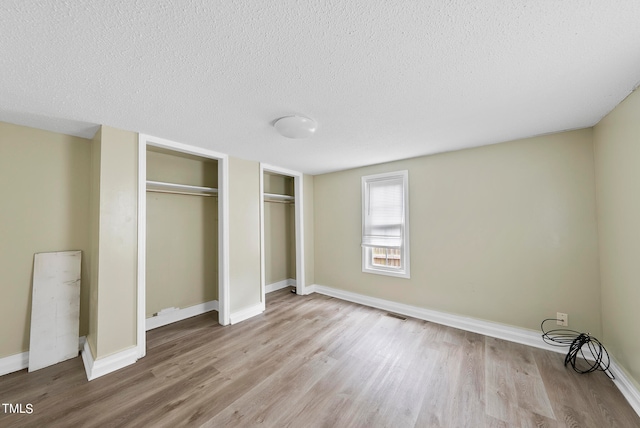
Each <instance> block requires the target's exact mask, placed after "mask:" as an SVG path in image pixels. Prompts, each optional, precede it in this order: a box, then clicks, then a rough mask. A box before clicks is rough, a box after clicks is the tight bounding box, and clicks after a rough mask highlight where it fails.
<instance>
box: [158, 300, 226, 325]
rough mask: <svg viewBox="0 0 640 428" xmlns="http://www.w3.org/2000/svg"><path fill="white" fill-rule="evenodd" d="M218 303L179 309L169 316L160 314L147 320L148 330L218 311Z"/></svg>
mask: <svg viewBox="0 0 640 428" xmlns="http://www.w3.org/2000/svg"><path fill="white" fill-rule="evenodd" d="M217 310H218V301H217V300H210V301H208V302H204V303H199V304H197V305H193V306H188V307H186V308H182V309H178V310H176V311H172V312H169V313H167V314H160V313H159V314H158V315H156V316H153V317H150V318H147V320H146V330H147V331H149V330H153V329H154V328H158V327H162V326H165V325H167V324H173V323H174V322H178V321H182V320H186V319H187V318H191V317H195V316H196V315H202V314H205V313H207V312H211V311H217Z"/></svg>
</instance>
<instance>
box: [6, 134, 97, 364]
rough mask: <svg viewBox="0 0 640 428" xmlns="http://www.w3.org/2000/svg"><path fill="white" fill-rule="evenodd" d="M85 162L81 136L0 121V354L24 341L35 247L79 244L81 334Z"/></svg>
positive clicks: (85, 291)
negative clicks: (80, 262)
mask: <svg viewBox="0 0 640 428" xmlns="http://www.w3.org/2000/svg"><path fill="white" fill-rule="evenodd" d="M90 168H91V144H90V142H89V140H86V139H83V138H77V137H71V136H68V135H62V134H57V133H53V132H47V131H41V130H37V129H33V128H26V127H23V126H18V125H11V124H8V123H3V122H0V195H2V202H0V295H1V296H2V297H1V298H0V325H2V326H3V327H2V339H1V340H0V358H2V357H5V356H9V355H14V354H19V353H21V352H25V351H28V349H29V331H30V328H31V327H30V325H31V323H30V321H31V287H32V278H33V256H34V254H35V253H39V252H50V251H67V250H82V278H81V281H82V287H81V303H80V335H85V334H87V331H88V326H89V321H88V317H89V314H88V308H89V278H90V276H89V274H88V272H89V269H88V268H89V264H90V256H91V251H90V233H89V194H90V185H89V183H90Z"/></svg>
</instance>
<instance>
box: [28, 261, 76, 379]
mask: <svg viewBox="0 0 640 428" xmlns="http://www.w3.org/2000/svg"><path fill="white" fill-rule="evenodd" d="M81 260H82V252H81V251H63V252H55V253H37V254H36V255H35V257H34V261H33V297H32V299H31V338H30V341H29V372H32V371H34V370H39V369H42V368H44V367H48V366H50V365H53V364H56V363H59V362H61V361H65V360H68V359H70V358H74V357H76V356H77V355H78V331H79V326H80V264H81Z"/></svg>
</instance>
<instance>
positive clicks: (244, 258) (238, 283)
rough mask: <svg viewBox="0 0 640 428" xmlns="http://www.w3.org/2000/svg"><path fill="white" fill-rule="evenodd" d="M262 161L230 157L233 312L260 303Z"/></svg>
mask: <svg viewBox="0 0 640 428" xmlns="http://www.w3.org/2000/svg"><path fill="white" fill-rule="evenodd" d="M261 200H262V195H260V164H259V163H258V162H253V161H246V160H242V159H238V158H233V157H229V241H230V242H229V293H230V300H231V301H230V302H229V303H230V309H231V313H233V312H237V311H239V310H242V309H246V308H249V307H252V306H254V305H258V304H259V303H260V300H261V285H260V203H261Z"/></svg>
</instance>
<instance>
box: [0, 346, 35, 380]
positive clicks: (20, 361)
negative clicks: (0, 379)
mask: <svg viewBox="0 0 640 428" xmlns="http://www.w3.org/2000/svg"><path fill="white" fill-rule="evenodd" d="M27 367H29V352H28V351H27V352H23V353H21V354H13V355H9V356H8V357H3V358H0V376H4V375H6V374H9V373H13V372H17V371H20V370H24V369H26V368H27Z"/></svg>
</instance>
